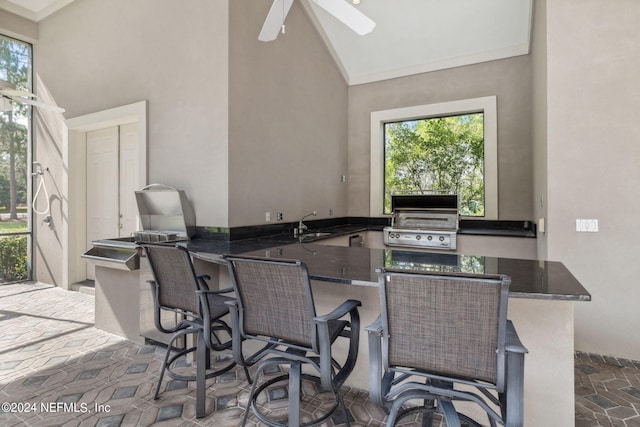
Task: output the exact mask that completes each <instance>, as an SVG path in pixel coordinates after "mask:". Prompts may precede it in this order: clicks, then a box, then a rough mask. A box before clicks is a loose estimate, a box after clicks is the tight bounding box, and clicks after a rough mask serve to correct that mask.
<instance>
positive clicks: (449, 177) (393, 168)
mask: <svg viewBox="0 0 640 427" xmlns="http://www.w3.org/2000/svg"><path fill="white" fill-rule="evenodd" d="M384 181H385V182H384V184H385V194H384V203H385V213H390V211H391V194H393V193H394V192H402V191H449V190H450V191H455V192H456V193H457V194H458V199H459V205H460V214H461V215H466V216H484V126H483V114H482V113H474V114H465V115H458V116H449V117H436V118H428V119H421V120H412V121H403V122H396V123H387V124H385V178H384Z"/></svg>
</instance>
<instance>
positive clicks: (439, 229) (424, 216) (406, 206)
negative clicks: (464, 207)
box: [384, 193, 458, 250]
mask: <svg viewBox="0 0 640 427" xmlns="http://www.w3.org/2000/svg"><path fill="white" fill-rule="evenodd" d="M391 209H392V211H393V218H392V223H391V227H385V228H384V243H385V244H386V245H389V246H406V247H421V248H432V249H445V250H455V249H456V234H457V231H458V196H457V195H456V194H442V193H407V194H394V195H392V196H391Z"/></svg>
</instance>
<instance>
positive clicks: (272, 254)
mask: <svg viewBox="0 0 640 427" xmlns="http://www.w3.org/2000/svg"><path fill="white" fill-rule="evenodd" d="M283 243H284V242H278V241H277V239H274V240H270V239H264V238H263V239H248V240H241V241H235V242H221V241H218V242H216V241H211V240H207V241H204V240H202V241H198V240H193V241H191V242H189V243H188V244H187V248H188V249H189V250H190V251H191V252H192V253H193V254H194V256H196V257H198V258H201V259H203V260H206V261H213V262H217V263H222V262H223V261H222V255H224V254H240V253H242V254H245V255H255V256H261V257H267V258H274V259H278V258H281V259H299V260H301V261H303V262H304V263H306V264H307V267H308V268H309V274H310V278H311V279H313V280H319V281H326V282H334V283H343V284H347V285H360V286H378V279H377V275H376V272H375V270H376V268H379V267H386V268H396V269H397V268H400V269H402V268H404V269H411V270H428V271H460V272H470V273H480V274H506V275H508V276H510V277H511V286H510V291H509V296H510V297H513V298H533V299H550V300H567V301H590V300H591V295H590V294H589V292H587V290H586V289H585V288H584V287H583V286H582V285H581V284H580V282H579V281H578V280H577V279H576V278H575V276H573V274H571V272H570V271H569V270H568V269H567V268H566V267H565V266H564V264H562V263H561V262H557V261H538V260H526V259H511V258H495V257H487V256H478V255H462V254H454V253H443V252H437V253H436V252H422V251H421V252H418V251H411V250H400V249H372V248H357V247H340V246H326V245H319V244H313V243H287V244H283Z"/></svg>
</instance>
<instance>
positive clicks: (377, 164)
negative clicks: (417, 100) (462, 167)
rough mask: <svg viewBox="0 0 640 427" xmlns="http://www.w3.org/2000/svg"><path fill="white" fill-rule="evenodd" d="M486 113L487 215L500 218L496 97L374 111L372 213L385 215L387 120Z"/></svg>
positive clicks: (486, 216)
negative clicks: (385, 125) (385, 129)
mask: <svg viewBox="0 0 640 427" xmlns="http://www.w3.org/2000/svg"><path fill="white" fill-rule="evenodd" d="M480 111H482V112H483V113H484V158H485V172H484V175H485V184H484V185H485V208H484V209H485V216H484V219H498V120H497V98H496V97H495V96H485V97H481V98H470V99H462V100H458V101H451V102H441V103H437V104H426V105H416V106H412V107H403V108H394V109H391V110H382V111H372V112H371V175H370V181H369V186H370V192H369V214H370V216H372V217H379V216H382V215H383V210H384V206H383V204H384V201H383V200H384V197H383V193H384V124H385V123H388V122H394V121H401V120H411V119H420V118H426V117H437V116H441V115H455V114H465V113H473V112H480Z"/></svg>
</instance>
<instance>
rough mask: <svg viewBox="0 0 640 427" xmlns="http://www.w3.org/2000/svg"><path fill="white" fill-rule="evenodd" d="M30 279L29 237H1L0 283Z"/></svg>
mask: <svg viewBox="0 0 640 427" xmlns="http://www.w3.org/2000/svg"><path fill="white" fill-rule="evenodd" d="M28 277H29V259H28V256H27V236H25V235H21V236H3V237H0V282H11V281H15V280H24V279H27V278H28Z"/></svg>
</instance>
